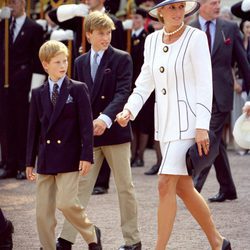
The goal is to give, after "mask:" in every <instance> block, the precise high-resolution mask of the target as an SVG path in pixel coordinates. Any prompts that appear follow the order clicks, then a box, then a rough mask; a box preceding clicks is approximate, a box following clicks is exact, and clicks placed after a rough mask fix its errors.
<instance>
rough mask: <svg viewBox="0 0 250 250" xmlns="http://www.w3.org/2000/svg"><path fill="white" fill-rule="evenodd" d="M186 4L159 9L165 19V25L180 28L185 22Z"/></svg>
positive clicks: (181, 3) (170, 5) (176, 4)
mask: <svg viewBox="0 0 250 250" xmlns="http://www.w3.org/2000/svg"><path fill="white" fill-rule="evenodd" d="M185 6H186V3H185V2H180V3H174V4H168V5H165V6H163V7H162V8H160V9H159V15H160V16H161V17H162V18H163V20H164V24H170V25H174V26H178V25H180V24H181V22H183V20H184V15H185Z"/></svg>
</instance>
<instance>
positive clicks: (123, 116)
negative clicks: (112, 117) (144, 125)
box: [116, 109, 131, 127]
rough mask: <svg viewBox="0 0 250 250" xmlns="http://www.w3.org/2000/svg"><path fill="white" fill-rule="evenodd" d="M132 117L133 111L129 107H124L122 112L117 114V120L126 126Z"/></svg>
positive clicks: (122, 125)
mask: <svg viewBox="0 0 250 250" xmlns="http://www.w3.org/2000/svg"><path fill="white" fill-rule="evenodd" d="M130 118H131V112H130V111H129V110H128V109H124V110H123V111H122V112H120V113H118V114H117V115H116V121H117V122H118V124H119V125H120V126H121V127H126V126H127V125H128V122H129V120H130Z"/></svg>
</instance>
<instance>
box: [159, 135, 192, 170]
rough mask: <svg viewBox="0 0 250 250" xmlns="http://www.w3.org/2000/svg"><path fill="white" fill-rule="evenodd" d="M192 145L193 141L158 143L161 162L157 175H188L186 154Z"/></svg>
mask: <svg viewBox="0 0 250 250" xmlns="http://www.w3.org/2000/svg"><path fill="white" fill-rule="evenodd" d="M194 143H195V140H194V139H187V140H178V141H170V142H160V147H161V153H162V162H161V166H160V169H159V171H158V174H172V175H188V172H187V167H186V153H187V150H188V149H189V148H190V147H191V146H192V145H193V144H194Z"/></svg>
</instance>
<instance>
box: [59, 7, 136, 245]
mask: <svg viewBox="0 0 250 250" xmlns="http://www.w3.org/2000/svg"><path fill="white" fill-rule="evenodd" d="M112 29H114V23H113V21H112V20H111V19H110V17H108V16H107V15H106V14H105V13H101V12H98V11H96V12H92V13H91V14H89V15H88V16H87V17H86V18H85V31H86V35H87V39H88V41H89V42H90V43H91V50H90V51H89V52H88V53H86V54H84V55H82V56H80V57H78V58H77V59H76V62H75V72H76V78H77V79H78V80H80V81H84V82H86V84H87V85H88V88H89V91H90V99H91V104H92V111H93V118H94V121H93V127H94V158H95V164H94V166H93V168H92V169H91V171H90V173H89V175H88V176H86V177H83V178H81V180H80V183H79V198H80V200H81V202H82V204H83V206H87V204H88V201H89V197H90V195H91V192H92V190H93V186H94V183H95V180H96V178H97V175H98V173H99V171H100V167H101V165H102V162H103V159H104V157H105V158H106V159H107V162H108V164H109V166H110V167H111V170H112V173H113V175H114V179H115V184H116V188H117V192H118V199H119V205H120V216H121V229H122V234H123V238H124V241H125V245H123V246H121V247H120V248H119V249H126V250H140V249H141V242H140V236H139V231H138V225H137V204H136V199H135V190H134V185H133V182H132V175H131V169H130V141H131V129H130V128H129V127H126V128H121V127H120V126H119V125H118V124H116V123H115V118H116V113H117V112H118V111H119V110H120V109H121V108H122V107H123V105H124V104H125V103H126V101H127V98H128V96H129V93H130V85H131V82H132V61H131V57H130V56H129V54H128V53H126V52H124V51H121V50H118V49H115V48H113V47H111V46H110V41H111V32H112ZM76 234H77V232H76V230H74V228H73V227H72V226H71V225H70V224H69V223H67V222H66V223H64V227H63V231H62V233H61V237H60V238H59V239H58V246H62V245H63V242H62V239H63V240H64V242H65V240H67V242H69V243H73V242H74V241H75V238H76ZM68 249H71V248H68Z"/></svg>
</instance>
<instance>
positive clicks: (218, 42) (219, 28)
mask: <svg viewBox="0 0 250 250" xmlns="http://www.w3.org/2000/svg"><path fill="white" fill-rule="evenodd" d="M222 26H223V25H222V23H221V20H220V19H217V20H216V30H215V38H214V46H213V51H212V57H213V56H214V54H215V52H216V51H217V50H218V48H219V47H220V45H221V44H223V37H222V32H223V29H222Z"/></svg>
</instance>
